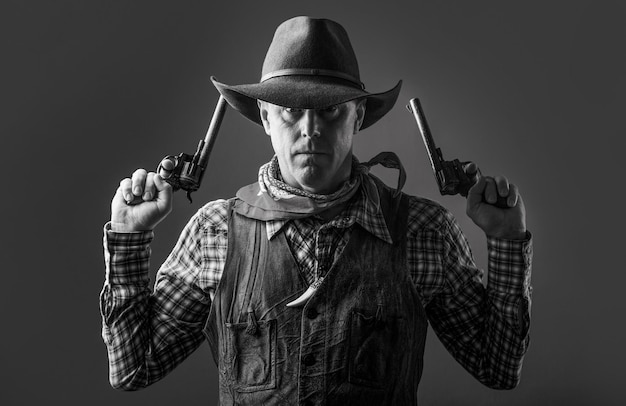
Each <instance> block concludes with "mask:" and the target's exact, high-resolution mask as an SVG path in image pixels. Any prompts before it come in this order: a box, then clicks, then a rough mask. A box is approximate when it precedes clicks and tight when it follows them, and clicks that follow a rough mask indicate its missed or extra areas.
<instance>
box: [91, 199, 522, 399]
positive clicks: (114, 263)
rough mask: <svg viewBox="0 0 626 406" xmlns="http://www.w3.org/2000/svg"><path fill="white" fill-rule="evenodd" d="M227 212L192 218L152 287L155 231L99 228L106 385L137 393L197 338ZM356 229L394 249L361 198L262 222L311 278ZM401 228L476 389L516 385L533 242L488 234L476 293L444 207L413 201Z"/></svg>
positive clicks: (461, 242)
mask: <svg viewBox="0 0 626 406" xmlns="http://www.w3.org/2000/svg"><path fill="white" fill-rule="evenodd" d="M227 209H228V201H226V200H218V201H214V202H210V203H208V204H206V205H205V206H204V207H203V208H201V209H200V210H199V211H198V212H197V213H196V214H195V215H194V216H193V217H192V218H191V219H190V221H189V223H188V224H187V225H186V227H185V229H184V230H183V232H182V233H181V235H180V238H179V240H178V242H177V243H176V246H175V247H174V249H173V250H172V252H171V254H170V255H169V257H168V258H167V259H166V261H165V262H164V263H163V265H162V266H161V268H160V270H159V272H158V274H157V279H156V282H155V284H154V289H153V290H152V291H151V289H150V286H149V285H150V280H149V257H150V247H149V244H150V242H151V240H152V238H153V233H152V232H140V233H115V232H112V231H110V227H109V225H108V224H107V226H105V234H104V252H105V264H106V279H105V284H104V288H103V290H102V293H101V298H100V300H101V303H100V305H101V311H102V317H103V330H102V336H103V339H104V342H105V344H106V346H107V349H108V355H109V379H110V382H111V385H113V386H114V387H116V388H123V389H126V390H134V389H139V388H142V387H145V386H147V385H149V384H151V383H153V382H155V381H157V380H159V379H161V378H163V377H164V376H165V375H166V374H167V373H168V372H170V371H171V370H172V369H173V368H174V367H175V366H176V365H178V364H179V363H180V362H182V361H183V360H184V359H185V358H186V357H187V356H188V355H189V354H191V353H192V352H193V351H194V350H195V349H196V348H198V346H199V345H200V344H201V343H202V341H203V340H204V336H203V333H202V329H203V327H204V324H205V322H206V319H207V317H208V314H209V310H210V306H211V300H212V298H213V296H214V294H215V290H216V288H217V285H218V282H219V279H220V276H221V274H222V271H223V268H224V264H225V261H226V253H227V250H228V224H227V217H228V213H227ZM355 223H357V224H358V225H360V226H361V227H363V228H364V229H366V230H367V231H368V232H370V233H371V234H373V235H374V236H376V237H377V238H380V239H382V240H385V241H391V237H390V235H389V232H388V230H387V227H386V225H385V220H384V218H383V217H382V214H381V213H379V212H377V211H376V210H374V209H373V208H372V207H371V205H370V204H368V202H367V199H365V198H364V195H363V194H362V193H361V194H358V195H357V198H356V199H353V200H352V202H351V203H350V204H349V205H348V206H347V207H346V209H345V210H344V211H343V212H342V213H341V215H339V216H337V217H336V218H335V219H334V220H332V221H330V222H327V223H324V222H322V221H320V220H319V219H317V218H315V217H309V218H305V219H301V220H290V221H268V222H267V223H266V225H267V227H266V228H267V237H268V238H273V237H274V236H275V235H277V234H278V233H280V232H284V233H286V236H287V239H288V241H289V242H290V248H291V250H292V252H293V253H294V257H295V258H296V259H297V262H298V264H299V266H300V269H301V271H302V273H303V275H304V276H305V277H306V278H307V280H308V281H309V282H311V281H313V280H314V279H315V277H316V276H323V273H324V271H323V270H324V269H329V268H330V267H331V265H332V263H333V262H334V261H335V260H336V259H337V258H338V256H339V255H340V254H341V252H342V250H343V248H344V247H345V245H346V243H347V241H348V239H349V235H350V230H351V229H352V226H353V225H354V224H355ZM408 223H409V224H408V231H407V233H408V241H407V261H408V269H409V272H410V273H411V278H412V280H413V282H414V283H415V286H416V288H417V290H418V292H419V293H420V295H421V299H422V301H423V305H424V308H425V309H426V313H427V315H428V320H429V322H430V324H431V325H432V327H433V329H434V331H435V332H436V333H437V336H438V337H439V339H440V340H441V341H442V343H443V344H444V345H445V347H446V348H447V349H448V351H449V352H450V353H451V354H452V355H453V356H454V357H455V359H456V360H457V361H458V362H459V363H460V364H461V365H463V366H464V367H465V368H466V369H467V370H468V371H469V372H470V373H471V374H473V375H474V376H475V377H476V378H477V379H478V380H480V381H481V382H483V383H484V384H485V385H487V386H490V387H493V388H511V387H513V386H515V385H516V384H517V382H518V381H519V378H520V372H521V366H522V358H523V356H524V354H525V352H526V349H527V346H528V342H529V336H528V330H529V325H530V294H531V287H530V265H531V257H532V244H531V241H530V234H529V235H528V239H527V240H523V241H510V240H500V239H492V238H488V240H487V244H488V254H489V262H488V267H489V275H488V284H487V287H486V288H485V286H484V285H483V283H482V276H483V275H482V271H481V270H479V269H477V268H476V266H475V264H474V260H473V258H472V254H471V251H470V247H469V245H468V243H467V241H466V239H465V237H464V236H463V234H462V232H461V230H460V228H459V226H458V225H457V223H456V221H455V220H454V218H453V217H452V215H451V214H450V213H449V212H448V211H447V210H445V209H444V208H443V207H441V206H440V205H438V204H437V203H434V202H432V201H429V200H426V199H422V198H417V197H410V204H409V220H408Z"/></svg>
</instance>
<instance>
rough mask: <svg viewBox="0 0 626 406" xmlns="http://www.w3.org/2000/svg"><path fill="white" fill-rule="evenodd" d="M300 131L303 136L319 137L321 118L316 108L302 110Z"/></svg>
mask: <svg viewBox="0 0 626 406" xmlns="http://www.w3.org/2000/svg"><path fill="white" fill-rule="evenodd" d="M301 121H302V122H301V127H300V131H301V133H302V136H303V137H311V138H312V137H316V138H317V137H319V136H320V135H321V132H320V130H321V124H322V123H321V118H320V116H319V114H318V113H317V110H314V109H307V110H304V114H303V115H302V120H301Z"/></svg>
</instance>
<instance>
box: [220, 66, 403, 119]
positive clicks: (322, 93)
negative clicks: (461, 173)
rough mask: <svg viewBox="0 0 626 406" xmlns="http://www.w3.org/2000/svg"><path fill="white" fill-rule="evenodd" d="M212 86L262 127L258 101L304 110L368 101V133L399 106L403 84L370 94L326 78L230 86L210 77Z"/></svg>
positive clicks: (287, 78) (343, 82)
mask: <svg viewBox="0 0 626 406" xmlns="http://www.w3.org/2000/svg"><path fill="white" fill-rule="evenodd" d="M211 81H212V82H213V85H214V86H215V87H216V88H217V90H218V91H219V92H220V94H221V95H222V96H224V98H225V99H226V101H227V102H228V104H230V105H231V106H232V107H233V108H234V109H235V110H237V111H238V112H240V113H241V114H242V115H243V116H245V117H246V118H248V119H250V120H251V121H253V122H255V123H257V124H259V125H263V124H262V122H261V116H260V112H259V107H258V104H257V100H263V101H266V102H269V103H272V104H276V105H279V106H285V107H293V108H301V109H323V108H326V107H330V106H333V105H336V104H340V103H345V102H348V101H351V100H356V99H361V98H366V99H367V105H366V108H365V117H364V118H363V124H362V125H361V129H365V128H367V127H369V126H371V125H372V124H374V123H375V122H376V121H378V120H380V119H381V118H382V117H383V116H384V115H385V114H387V113H388V112H389V111H390V110H391V109H392V108H393V106H394V104H395V103H396V100H397V99H398V96H399V94H400V88H401V87H402V81H401V80H400V81H399V82H398V83H397V84H396V86H394V87H393V88H392V89H391V90H388V91H386V92H382V93H369V92H366V91H365V90H363V89H360V88H357V87H355V86H354V85H352V84H350V83H349V82H347V81H345V80H342V79H339V78H329V77H325V76H281V77H276V78H272V79H269V80H266V81H264V82H261V83H253V84H244V85H234V86H230V85H227V84H224V83H221V82H219V81H218V80H217V79H216V78H215V77H213V76H212V77H211Z"/></svg>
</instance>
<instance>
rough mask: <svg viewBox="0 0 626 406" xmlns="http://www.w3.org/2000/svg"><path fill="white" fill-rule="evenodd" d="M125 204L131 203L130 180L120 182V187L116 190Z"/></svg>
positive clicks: (125, 179)
mask: <svg viewBox="0 0 626 406" xmlns="http://www.w3.org/2000/svg"><path fill="white" fill-rule="evenodd" d="M118 190H119V191H120V193H121V195H122V197H123V198H124V200H126V203H129V202H132V201H133V192H132V180H131V179H130V178H124V179H122V180H121V181H120V187H119V188H118Z"/></svg>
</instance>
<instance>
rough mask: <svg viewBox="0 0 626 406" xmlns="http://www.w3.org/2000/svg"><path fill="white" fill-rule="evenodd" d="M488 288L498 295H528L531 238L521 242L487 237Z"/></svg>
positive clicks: (527, 235)
mask: <svg viewBox="0 0 626 406" xmlns="http://www.w3.org/2000/svg"><path fill="white" fill-rule="evenodd" d="M487 248H488V253H489V264H488V265H489V278H488V284H489V288H490V289H493V290H495V291H497V292H500V293H508V294H514V295H523V296H527V295H529V294H530V289H531V287H530V274H531V263H532V236H531V234H530V232H526V238H525V239H523V240H505V239H499V238H492V237H489V238H488V239H487Z"/></svg>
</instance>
